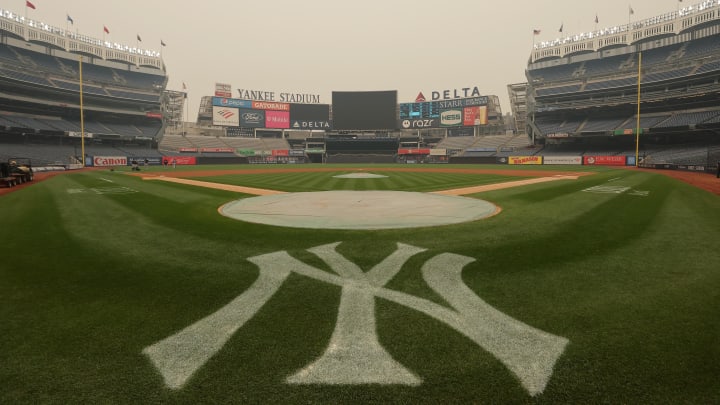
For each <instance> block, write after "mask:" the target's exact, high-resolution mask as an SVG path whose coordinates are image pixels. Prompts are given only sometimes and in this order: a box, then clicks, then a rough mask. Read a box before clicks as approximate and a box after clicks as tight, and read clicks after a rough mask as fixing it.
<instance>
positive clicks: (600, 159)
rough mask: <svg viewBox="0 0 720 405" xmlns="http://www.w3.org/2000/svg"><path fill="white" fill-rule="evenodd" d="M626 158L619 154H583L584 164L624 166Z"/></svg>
mask: <svg viewBox="0 0 720 405" xmlns="http://www.w3.org/2000/svg"><path fill="white" fill-rule="evenodd" d="M625 161H626V158H625V156H624V155H621V156H583V164H584V165H600V166H625Z"/></svg>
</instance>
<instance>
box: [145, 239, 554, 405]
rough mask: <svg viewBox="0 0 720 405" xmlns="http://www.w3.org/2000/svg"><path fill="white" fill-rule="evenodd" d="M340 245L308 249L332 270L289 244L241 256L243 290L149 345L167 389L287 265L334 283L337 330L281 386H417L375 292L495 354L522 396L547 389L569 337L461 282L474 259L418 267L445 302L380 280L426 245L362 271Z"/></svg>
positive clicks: (218, 344)
mask: <svg viewBox="0 0 720 405" xmlns="http://www.w3.org/2000/svg"><path fill="white" fill-rule="evenodd" d="M338 245H339V243H333V244H329V245H323V246H318V247H315V248H312V249H309V250H308V251H309V252H311V253H313V254H315V255H317V256H318V257H319V258H320V259H322V260H323V261H324V262H325V263H327V264H328V265H329V266H330V268H331V269H332V270H333V271H334V272H335V274H332V273H329V272H327V271H323V270H320V269H317V268H315V267H312V266H309V265H307V264H305V263H303V262H301V261H299V260H297V259H295V258H293V257H292V256H290V255H289V254H288V253H287V252H275V253H269V254H266V255H261V256H255V257H251V258H249V259H248V260H249V261H250V262H252V263H255V264H256V265H257V266H258V267H259V268H260V276H259V277H258V279H257V280H256V281H255V282H254V283H253V285H252V286H250V288H248V289H247V290H246V291H245V292H243V293H242V294H240V295H239V296H238V297H237V298H235V299H234V300H232V301H231V302H230V303H228V304H227V305H225V306H224V307H223V308H221V309H219V310H218V311H217V312H215V313H213V314H211V315H209V316H207V317H205V318H203V319H201V320H199V321H197V322H195V323H194V324H192V325H190V326H188V327H187V328H185V329H183V330H181V331H180V332H178V333H176V334H174V335H172V336H169V337H167V338H165V339H163V340H161V341H159V342H157V343H155V344H153V345H151V346H148V347H146V348H145V349H144V350H143V353H144V354H145V355H147V356H148V358H149V359H150V361H152V363H153V364H154V365H155V367H157V369H158V370H159V371H160V373H161V374H162V376H163V378H164V380H165V384H166V385H167V386H168V387H169V388H171V389H180V388H182V387H183V386H184V385H185V383H186V382H187V381H188V380H189V379H190V377H192V375H193V374H194V373H195V371H197V370H198V369H199V368H200V367H202V366H203V364H205V363H206V362H207V361H208V360H209V359H210V358H211V357H212V356H213V355H215V353H217V352H218V351H219V350H220V349H221V348H222V347H223V346H224V345H225V343H226V342H227V341H228V339H230V337H231V336H232V335H233V334H234V333H235V332H236V331H237V330H238V329H239V328H241V327H242V326H243V325H244V324H245V322H247V321H248V320H250V319H251V318H252V317H253V316H255V314H256V313H257V312H258V311H259V310H260V309H261V308H262V307H263V305H265V303H266V302H267V301H268V300H269V299H270V298H271V297H272V296H273V295H274V294H275V293H276V292H277V291H278V289H279V288H280V286H281V285H282V284H283V282H284V281H285V279H287V277H288V276H289V275H290V273H292V272H295V273H297V274H300V275H303V276H306V277H310V278H312V279H315V280H318V281H322V282H325V283H329V284H334V285H338V286H340V287H341V288H342V294H341V296H340V306H339V309H338V317H337V323H336V325H335V331H334V332H333V334H332V337H331V338H330V343H329V345H328V346H327V348H326V349H325V352H324V353H323V354H322V355H321V356H320V357H319V358H318V359H316V360H315V361H314V362H312V363H311V364H308V365H307V366H306V367H305V368H303V369H301V370H299V371H297V372H296V373H295V374H293V375H291V376H289V377H287V379H286V382H287V383H288V384H335V385H339V384H345V385H350V384H398V385H410V386H416V385H419V384H421V383H422V380H421V378H420V377H418V376H417V375H415V374H414V373H413V372H412V371H410V370H408V369H407V368H405V367H404V366H403V365H402V364H400V363H399V362H397V361H396V360H395V359H393V358H392V356H391V355H390V354H389V353H388V352H387V351H386V350H385V348H383V346H382V345H381V344H380V342H379V340H378V336H377V329H376V326H375V299H376V298H377V297H379V298H383V299H386V300H388V301H392V302H395V303H397V304H400V305H403V306H405V307H407V308H411V309H414V310H416V311H419V312H421V313H423V314H426V315H428V316H430V317H432V318H435V319H437V320H439V321H441V322H443V323H445V324H447V325H448V326H450V327H451V328H453V329H454V330H456V331H457V332H459V333H461V334H463V335H465V336H466V337H467V338H469V339H470V340H472V341H473V342H475V343H476V344H477V345H478V346H480V347H481V348H483V349H485V350H487V351H488V352H490V353H491V354H492V355H493V356H495V357H496V358H497V359H498V360H499V361H501V362H502V363H503V364H504V365H505V366H506V367H507V368H508V369H509V370H510V371H511V372H512V373H513V374H515V376H517V378H518V379H519V380H520V383H521V384H522V386H523V387H524V388H525V390H527V392H528V393H529V394H530V395H536V394H538V393H540V392H542V391H543V390H544V389H545V385H546V384H547V382H548V380H549V379H550V377H551V375H552V370H553V366H554V365H555V362H556V361H557V359H558V358H559V357H560V355H561V354H562V352H563V350H564V349H565V346H566V345H567V343H568V340H567V339H565V338H563V337H559V336H555V335H551V334H549V333H546V332H543V331H541V330H538V329H535V328H533V327H531V326H528V325H526V324H524V323H522V322H520V321H518V320H516V319H514V318H511V317H509V316H508V315H505V314H503V313H502V312H500V311H498V310H496V309H495V308H493V307H491V306H490V305H488V304H487V303H485V302H484V301H483V300H482V299H480V297H478V296H477V295H476V294H475V293H474V292H473V291H472V290H471V289H470V288H468V287H467V286H466V285H465V284H464V283H463V281H462V277H461V273H462V269H463V267H465V265H467V264H468V263H471V262H473V261H474V260H475V259H472V258H469V257H465V256H460V255H456V254H451V253H443V254H439V255H437V256H435V257H433V258H431V259H430V260H428V261H427V262H425V264H424V265H423V266H422V269H421V272H422V276H423V279H424V280H425V282H426V283H427V284H428V286H430V288H432V289H433V290H434V291H435V292H436V293H438V294H439V295H440V296H442V297H443V298H444V299H445V300H446V301H447V302H448V303H449V304H450V306H451V307H452V308H449V307H446V306H443V305H439V304H436V303H434V302H431V301H429V300H427V299H424V298H420V297H416V296H413V295H410V294H406V293H402V292H399V291H394V290H390V289H387V288H385V287H384V286H385V285H386V284H387V283H388V282H389V281H390V280H392V278H393V277H394V276H395V275H396V274H397V273H398V272H399V271H400V269H401V268H402V266H403V265H404V264H405V263H406V262H407V261H408V260H409V259H410V258H411V257H412V256H414V255H416V254H418V253H420V252H424V251H425V249H421V248H418V247H414V246H410V245H405V244H402V243H398V244H397V249H396V250H395V252H393V253H392V254H390V256H388V257H387V258H385V259H384V260H383V261H382V262H381V263H379V264H377V265H376V266H374V267H373V268H372V269H370V270H369V271H368V272H363V271H362V269H360V268H359V267H358V266H357V265H355V264H354V263H352V262H350V261H349V260H347V259H346V258H345V257H343V256H342V255H340V254H339V253H338V252H337V251H336V247H337V246H338Z"/></svg>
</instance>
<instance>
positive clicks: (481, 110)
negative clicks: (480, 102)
mask: <svg viewBox="0 0 720 405" xmlns="http://www.w3.org/2000/svg"><path fill="white" fill-rule="evenodd" d="M487 121H488V117H487V107H485V106H482V107H481V106H473V107H465V108H463V126H466V127H471V126H474V125H487Z"/></svg>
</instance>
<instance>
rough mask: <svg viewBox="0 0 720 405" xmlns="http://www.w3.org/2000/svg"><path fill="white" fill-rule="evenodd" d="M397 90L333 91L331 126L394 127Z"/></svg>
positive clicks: (336, 127) (340, 127)
mask: <svg viewBox="0 0 720 405" xmlns="http://www.w3.org/2000/svg"><path fill="white" fill-rule="evenodd" d="M396 109H397V90H388V91H333V92H332V112H333V128H334V129H336V130H372V129H395V128H396V127H397V121H396Z"/></svg>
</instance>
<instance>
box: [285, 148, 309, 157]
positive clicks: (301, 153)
mask: <svg viewBox="0 0 720 405" xmlns="http://www.w3.org/2000/svg"><path fill="white" fill-rule="evenodd" d="M288 156H305V150H303V149H290V152H289V153H288Z"/></svg>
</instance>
